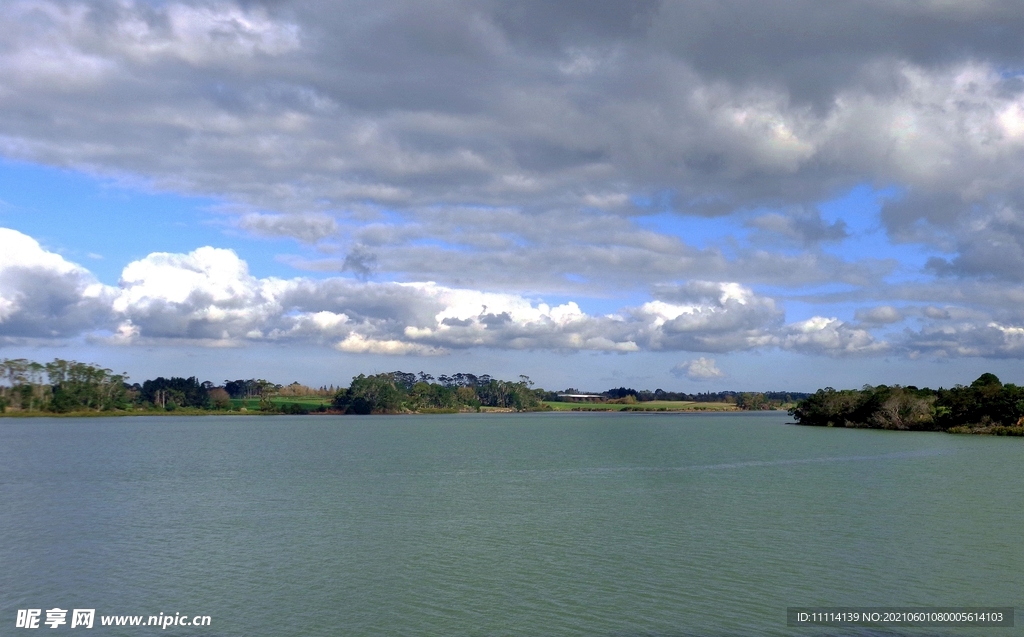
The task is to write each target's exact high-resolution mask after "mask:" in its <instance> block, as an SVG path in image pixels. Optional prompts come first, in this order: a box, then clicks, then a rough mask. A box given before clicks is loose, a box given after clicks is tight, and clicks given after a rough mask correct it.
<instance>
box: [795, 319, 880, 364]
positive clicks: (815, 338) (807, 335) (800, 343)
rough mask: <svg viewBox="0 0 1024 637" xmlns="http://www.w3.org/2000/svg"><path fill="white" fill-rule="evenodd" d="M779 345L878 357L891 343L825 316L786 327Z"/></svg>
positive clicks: (833, 354) (797, 349)
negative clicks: (878, 339)
mask: <svg viewBox="0 0 1024 637" xmlns="http://www.w3.org/2000/svg"><path fill="white" fill-rule="evenodd" d="M779 345H780V346H781V347H783V348H784V349H790V350H795V351H798V352H805V353H810V354H826V355H829V356H847V355H865V354H877V353H880V352H884V351H886V350H887V349H889V344H888V343H886V342H883V341H877V340H876V339H875V337H874V335H872V334H871V332H869V331H868V330H865V329H863V328H859V327H854V326H852V325H850V324H848V323H846V322H844V321H841V320H839V319H837V318H825V317H823V316H815V317H812V318H809V319H807V320H806V321H800V322H797V323H793V324H792V325H788V326H786V328H785V329H784V330H783V333H782V335H781V340H780V342H779Z"/></svg>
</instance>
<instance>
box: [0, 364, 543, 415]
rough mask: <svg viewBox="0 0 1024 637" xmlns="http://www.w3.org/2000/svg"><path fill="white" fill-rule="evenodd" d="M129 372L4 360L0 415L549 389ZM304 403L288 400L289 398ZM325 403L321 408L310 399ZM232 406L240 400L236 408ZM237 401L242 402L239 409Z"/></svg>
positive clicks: (494, 396)
mask: <svg viewBox="0 0 1024 637" xmlns="http://www.w3.org/2000/svg"><path fill="white" fill-rule="evenodd" d="M128 381H129V379H128V375H127V374H125V373H122V374H115V373H114V372H113V371H112V370H110V369H107V368H104V367H100V366H98V365H92V364H87V363H80V362H77V361H65V360H61V359H55V360H54V361H53V362H50V363H45V364H43V363H37V362H34V361H30V360H27V359H23V358H19V359H3V360H0V412H8V411H11V412H52V413H69V412H104V411H138V410H160V411H174V410H177V409H202V410H226V409H233V408H235V407H236V406H241V407H242V408H245V407H244V405H246V404H248V403H249V401H251V400H255V401H258V406H255V408H256V409H258V410H259V411H262V412H277V413H294V414H300V413H309V412H310V411H321V412H324V411H335V412H341V413H346V414H370V413H403V412H430V411H441V412H444V411H465V410H477V409H480V408H481V407H493V408H499V409H510V410H515V411H525V410H529V409H537V408H539V407H540V406H541V394H543V390H536V389H533V388H532V386H533V381H531V380H530V379H529V378H528V377H526V376H520V377H519V380H518V381H506V380H501V379H497V378H492V377H491V376H489V375H486V374H484V375H482V376H477V375H474V374H465V373H459V374H454V375H452V376H446V375H442V376H438V377H437V378H434V377H433V376H431V375H430V374H425V373H423V372H419V373H418V374H414V373H409V372H402V371H395V372H388V373H384V374H373V375H370V376H366V375H364V374H360V375H359V376H356V377H355V378H353V379H352V382H351V384H350V385H349V386H348V387H335V386H334V385H330V386H322V387H320V388H312V387H307V386H305V385H302V384H300V383H298V382H294V383H291V384H289V385H279V384H275V383H272V382H270V381H267V380H265V379H256V378H251V379H238V380H225V381H224V383H223V384H222V385H215V384H214V383H212V382H210V381H202V382H200V381H199V379H198V378H197V377H195V376H190V377H188V378H185V377H177V376H173V377H169V378H165V377H162V376H161V377H157V378H154V379H150V380H146V381H144V382H142V383H141V384H140V383H129V382H128ZM290 398H292V399H302V400H296V401H295V402H288V399H290ZM316 399H321V400H320V401H319V402H320V404H319V405H311V403H310V401H311V400H314V401H315V400H316ZM232 401H235V402H234V403H233V402H232ZM239 401H241V403H240V405H239Z"/></svg>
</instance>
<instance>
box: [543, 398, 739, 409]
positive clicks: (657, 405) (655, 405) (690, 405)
mask: <svg viewBox="0 0 1024 637" xmlns="http://www.w3.org/2000/svg"><path fill="white" fill-rule="evenodd" d="M544 404H545V405H547V406H549V407H551V409H553V410H555V411H573V410H577V411H731V410H734V409H736V405H734V404H732V403H698V402H692V401H688V400H652V401H650V402H644V403H634V404H632V405H616V404H614V403H558V402H547V401H545V402H544Z"/></svg>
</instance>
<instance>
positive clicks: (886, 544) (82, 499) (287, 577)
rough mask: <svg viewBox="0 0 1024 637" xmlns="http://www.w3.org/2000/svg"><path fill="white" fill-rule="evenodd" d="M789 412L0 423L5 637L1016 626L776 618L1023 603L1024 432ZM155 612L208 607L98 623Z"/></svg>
mask: <svg viewBox="0 0 1024 637" xmlns="http://www.w3.org/2000/svg"><path fill="white" fill-rule="evenodd" d="M787 420H788V418H787V416H786V415H785V414H777V413H775V414H713V415H712V414H709V415H700V414H615V413H608V414H586V413H582V414H575V413H569V414H481V415H455V416H396V417H387V416H380V417H314V416H305V417H301V416H298V417H288V416H279V417H258V416H250V417H213V416H211V417H202V418H179V417H159V418H116V419H5V420H0V635H12V634H22V633H23V632H24V630H23V629H16V628H15V619H16V614H17V610H18V609H27V608H41V609H44V610H45V609H50V608H54V607H59V608H62V609H70V608H95V609H96V615H97V620H96V625H95V626H94V628H93V629H91V630H86V629H82V628H74V629H72V628H70V617H69V622H68V625H65V626H62V627H60V628H58V629H56V630H54V629H50V628H47V627H42V628H40V629H39V630H38V631H36V633H38V634H43V635H49V634H54V635H60V634H65V633H70V634H72V635H74V634H79V633H80V632H82V631H83V630H84V631H85V632H84V634H85V635H155V634H158V633H159V634H167V635H208V636H213V635H247V636H268V637H270V636H274V637H278V636H288V635H360V636H362V635H403V636H406V635H408V636H416V635H439V636H440V635H452V636H462V635H466V636H471V635H472V636H476V635H529V636H548V635H550V636H563V635H580V636H584V635H585V636H592V635H593V636H613V635H614V636H629V637H640V636H665V637H669V636H685V635H818V634H844V635H845V634H849V635H874V634H885V635H890V634H893V635H895V634H899V635H902V634H908V635H935V634H943V635H945V634H948V635H960V634H968V635H991V636H1001V635H1018V634H1024V617H1022V616H1021V613H1020V609H1019V608H1018V617H1017V622H1016V624H1017V627H1015V628H986V629H963V628H960V629H941V628H931V629H903V630H895V629H894V630H876V629H853V628H851V629H830V630H826V629H811V628H808V629H803V628H800V629H797V628H788V627H787V626H786V608H787V607H788V606H925V607H933V606H1018V607H1024V598H1022V592H1024V439H1019V438H1018V439H1008V438H991V437H980V436H952V435H946V434H929V433H897V432H882V431H867V430H843V429H818V428H806V427H798V426H793V425H788V424H786V421H787ZM161 612H163V613H164V614H165V615H167V614H170V615H173V614H175V613H182V614H188V615H209V616H211V625H210V626H206V627H174V626H172V627H169V628H167V629H166V630H161V629H159V628H155V627H145V626H142V627H120V628H113V627H101V626H99V619H98V617H99V616H101V615H146V616H148V615H156V614H158V613H161ZM44 615H45V613H44ZM36 633H32V632H24V634H27V635H32V634H36Z"/></svg>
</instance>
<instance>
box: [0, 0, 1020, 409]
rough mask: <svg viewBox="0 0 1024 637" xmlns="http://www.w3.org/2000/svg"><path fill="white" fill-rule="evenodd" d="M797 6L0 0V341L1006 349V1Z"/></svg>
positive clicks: (857, 381)
mask: <svg viewBox="0 0 1024 637" xmlns="http://www.w3.org/2000/svg"><path fill="white" fill-rule="evenodd" d="M732 4H737V5H742V7H732V6H731V5H732ZM555 5H557V6H555ZM807 8H808V7H807V6H805V4H804V3H802V2H785V3H783V2H774V1H769V2H758V3H750V2H740V1H739V0H736V2H732V1H731V0H730V1H729V2H710V1H709V2H706V3H705V2H695V3H686V4H685V5H676V4H665V3H659V2H654V1H651V2H646V1H641V2H636V3H632V4H623V5H619V6H615V7H613V6H610V5H609V6H604V5H602V6H600V7H598V6H591V5H586V6H584V4H580V3H572V2H559V3H552V4H547V5H545V4H543V3H540V4H538V5H536V6H533V5H530V7H529V8H525V7H524V8H521V10H519V11H517V12H513V13H509V12H508V11H507V7H506V6H504V5H502V4H500V3H499V4H496V5H490V4H478V5H474V6H473V7H471V8H467V7H463V6H461V5H459V4H458V3H456V2H453V3H447V2H442V3H438V4H437V5H436V6H434V7H433V10H432V11H430V12H427V13H424V12H423V10H421V8H418V7H416V6H411V5H404V4H398V3H387V2H385V3H380V4H375V5H372V6H371V5H363V4H361V3H358V2H353V3H351V5H350V6H346V7H339V6H337V4H336V3H321V2H318V1H316V0H285V1H279V2H268V3H261V2H245V3H233V2H207V1H204V0H180V1H174V0H168V1H162V2H156V3H150V2H141V1H133V0H129V1H127V2H113V1H112V0H110V1H108V0H81V1H77V2H73V3H63V2H51V1H49V0H33V1H32V2H29V1H28V0H13V1H12V2H10V3H5V4H4V5H3V6H2V7H0V41H2V42H4V45H3V46H2V47H0V349H2V350H3V351H0V357H16V356H25V357H29V358H35V359H48V358H50V357H53V356H61V357H65V358H77V359H88V360H90V361H93V362H98V363H101V364H104V365H107V366H109V367H114V368H118V369H119V370H122V369H123V370H125V371H128V372H129V374H130V375H131V376H132V377H133V378H136V379H143V378H146V377H150V376H155V375H158V374H163V375H169V374H175V375H198V376H202V377H204V378H206V377H208V378H210V379H212V380H217V381H219V380H223V379H222V378H221V377H222V376H223V377H224V378H227V377H241V376H259V377H264V378H268V379H271V380H275V381H277V382H290V381H291V380H300V381H301V382H305V383H308V384H314V385H321V384H332V383H333V384H336V385H337V384H344V383H347V382H348V379H349V378H351V376H352V375H354V374H357V373H360V372H372V371H390V370H393V369H403V370H416V371H420V370H423V371H428V372H431V373H435V374H440V373H452V372H455V371H469V372H474V373H489V374H492V375H496V376H507V377H515V376H518V374H520V373H522V374H527V375H529V376H531V377H533V378H534V379H535V380H536V381H537V382H538V384H540V385H542V386H545V387H551V388H559V389H560V388H563V387H567V386H570V385H571V386H575V387H578V388H586V389H591V390H600V389H605V388H607V387H609V386H611V385H627V386H634V387H637V388H648V389H654V388H657V387H661V388H664V389H680V390H687V391H708V390H717V389H737V390H759V389H762V390H766V389H792V390H813V389H815V388H816V387H818V386H823V385H832V386H837V387H850V386H852V387H856V386H860V385H862V384H866V383H880V382H885V383H906V384H917V385H922V384H928V385H933V386H934V385H946V386H949V385H952V384H955V383H968V382H970V381H971V380H973V378H975V377H977V376H978V375H979V374H980V373H982V372H984V371H993V372H995V373H997V374H998V375H1000V376H1001V377H1004V380H1006V381H1013V382H1018V383H1021V382H1024V377H1021V376H1020V372H1019V371H1018V367H1019V365H1018V363H1019V361H1020V359H1021V357H1022V356H1024V306H1022V304H1024V287H1022V283H1024V274H1021V273H1022V272H1024V213H1022V210H1024V187H1022V186H1021V185H1020V183H1019V179H1018V178H1017V176H1018V175H1019V174H1020V172H1021V169H1022V168H1024V89H1022V88H1021V87H1022V85H1021V82H1020V77H1019V75H1018V74H1016V73H1015V72H1009V71H1007V70H1006V69H1015V68H1024V60H1022V59H1019V58H1021V56H1022V53H1021V51H1024V46H1021V45H1022V44H1024V43H1022V42H1019V40H1021V36H1019V35H1015V34H1019V33H1024V11H1018V10H1016V9H1012V8H1007V7H1002V6H996V5H995V4H991V5H989V4H979V5H971V6H970V7H967V6H966V5H965V6H951V5H948V4H944V3H915V4H914V5H913V6H910V5H906V6H904V5H898V6H885V7H879V6H874V5H870V6H869V5H868V4H867V3H864V4H857V3H852V4H850V5H847V6H845V7H844V9H843V11H841V12H840V11H836V12H835V13H834V14H833V13H822V12H820V11H815V12H809V11H807ZM738 9H742V10H743V11H746V12H749V13H750V14H751V16H752V20H751V21H748V22H747V23H745V24H735V23H734V21H732V20H728V19H725V18H724V16H728V15H729V12H730V11H735V10H738ZM1017 22H1020V23H1021V24H1020V26H1021V29H1015V28H1012V27H1013V25H1014V24H1016V23H1017ZM996 23H998V24H1002V25H1008V27H1009V28H1006V29H1002V30H1000V31H999V34H1000V35H998V37H993V36H990V35H989V36H985V37H981V36H980V35H979V34H981V33H989V32H990V31H991V30H990V29H987V27H988V26H991V25H992V24H996ZM754 24H757V25H761V26H759V27H758V28H759V29H764V30H768V31H770V32H771V33H769V35H770V36H771V37H763V36H765V33H758V34H757V35H758V37H752V34H751V33H750V32H748V31H747V29H749V28H752V27H750V25H754ZM922 24H927V25H929V26H928V27H927V29H925V30H924V31H922V28H923V27H921V25H922ZM840 41H841V42H844V43H845V44H844V48H842V49H838V48H833V47H834V44H833V43H834V42H840ZM808 59H815V60H820V65H819V66H820V68H819V67H814V68H811V67H809V66H808V65H807V64H806V60H808ZM211 87H214V88H211Z"/></svg>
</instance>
